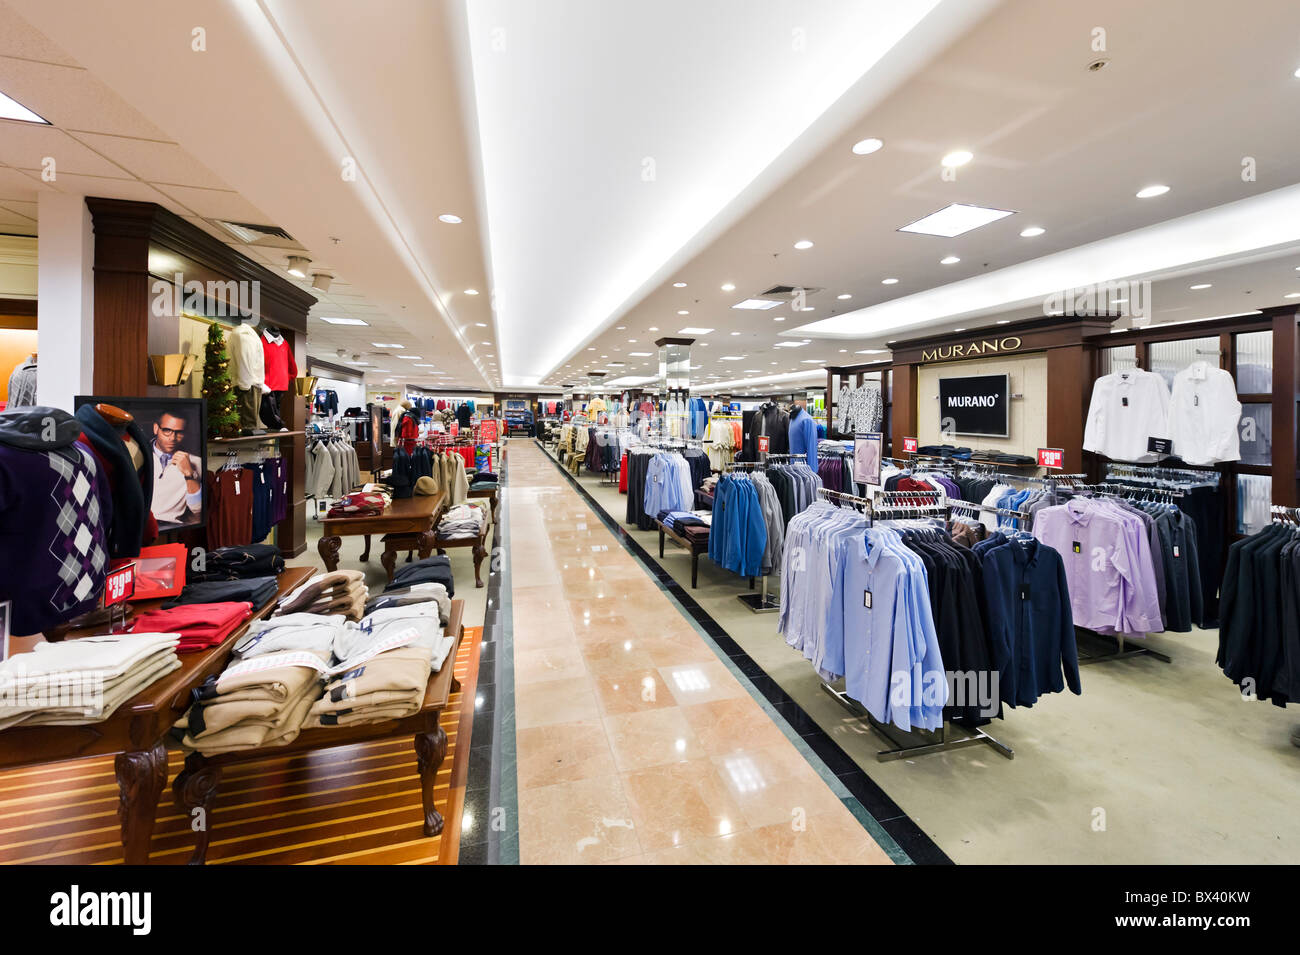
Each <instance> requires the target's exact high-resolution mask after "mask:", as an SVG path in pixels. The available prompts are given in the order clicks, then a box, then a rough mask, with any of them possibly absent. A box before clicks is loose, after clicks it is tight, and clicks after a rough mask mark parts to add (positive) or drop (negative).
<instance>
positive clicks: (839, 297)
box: [835, 292, 853, 302]
mask: <svg viewBox="0 0 1300 955" xmlns="http://www.w3.org/2000/svg"><path fill="white" fill-rule="evenodd" d="M835 297H836V298H837V299H839V300H840V301H841V302H842V301H844V300H845V299H849V298H852V297H853V296H852V295H850V294H849V293H848V292H845V293H844V294H843V295H836V296H835Z"/></svg>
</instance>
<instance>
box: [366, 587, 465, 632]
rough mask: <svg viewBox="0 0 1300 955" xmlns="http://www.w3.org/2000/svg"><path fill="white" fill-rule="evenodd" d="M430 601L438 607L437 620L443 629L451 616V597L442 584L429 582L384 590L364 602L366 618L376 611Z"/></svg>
mask: <svg viewBox="0 0 1300 955" xmlns="http://www.w3.org/2000/svg"><path fill="white" fill-rule="evenodd" d="M430 601H432V602H433V603H436V604H437V605H438V619H439V621H440V622H441V623H442V625H443V626H444V627H445V626H447V621H448V620H449V619H450V616H451V597H450V596H448V594H447V588H446V587H444V586H443V585H442V584H439V583H434V582H429V583H424V584H412V585H411V586H409V587H398V588H397V589H396V590H391V589H390V590H385V591H384V592H383V593H382V594H380V595H379V596H378V597H371V598H370V600H368V601H366V614H367V616H368V615H370V614H372V613H374V612H375V611H376V610H385V609H387V608H389V607H409V606H410V605H411V604H419V603H428V602H430Z"/></svg>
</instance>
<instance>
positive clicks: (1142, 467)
mask: <svg viewBox="0 0 1300 955" xmlns="http://www.w3.org/2000/svg"><path fill="white" fill-rule="evenodd" d="M1112 474H1113V475H1115V476H1116V477H1131V478H1134V479H1136V480H1142V479H1152V480H1167V481H1175V482H1179V483H1185V482H1190V481H1195V482H1197V483H1201V484H1209V485H1212V486H1216V487H1217V486H1218V484H1219V480H1220V477H1221V475H1220V474H1219V472H1218V471H1215V470H1208V469H1207V470H1199V469H1197V470H1193V469H1191V468H1164V467H1160V466H1159V465H1146V464H1124V463H1120V462H1115V461H1108V462H1106V476H1107V477H1109V476H1110V475H1112Z"/></svg>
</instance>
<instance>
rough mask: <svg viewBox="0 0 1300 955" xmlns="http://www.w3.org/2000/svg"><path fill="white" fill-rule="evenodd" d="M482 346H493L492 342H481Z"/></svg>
mask: <svg viewBox="0 0 1300 955" xmlns="http://www.w3.org/2000/svg"><path fill="white" fill-rule="evenodd" d="M479 344H480V345H491V344H492V343H491V342H479Z"/></svg>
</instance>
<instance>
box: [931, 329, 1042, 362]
mask: <svg viewBox="0 0 1300 955" xmlns="http://www.w3.org/2000/svg"><path fill="white" fill-rule="evenodd" d="M1019 349H1020V339H1019V338H1017V337H1016V336H1015V335H1010V336H1008V337H1006V338H985V339H981V340H980V341H977V342H971V343H970V344H968V345H940V346H939V347H937V348H925V349H922V350H921V361H948V360H950V359H953V358H978V357H979V356H981V355H998V354H1001V353H1002V352H1009V351H1018V350H1019Z"/></svg>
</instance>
